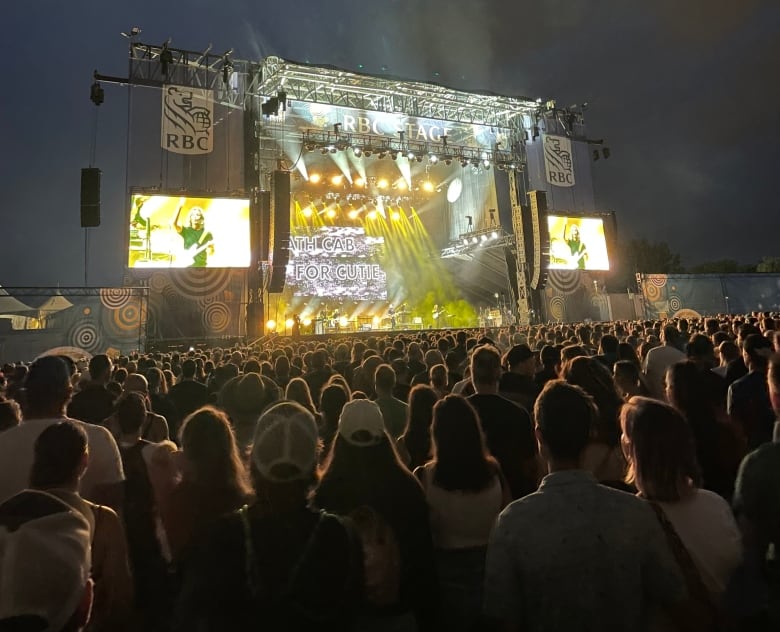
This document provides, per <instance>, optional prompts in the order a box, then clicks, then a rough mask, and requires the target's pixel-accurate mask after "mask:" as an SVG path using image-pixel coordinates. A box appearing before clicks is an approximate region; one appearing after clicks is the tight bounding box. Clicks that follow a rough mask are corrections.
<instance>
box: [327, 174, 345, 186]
mask: <svg viewBox="0 0 780 632" xmlns="http://www.w3.org/2000/svg"><path fill="white" fill-rule="evenodd" d="M343 181H344V176H342V175H341V174H337V175H335V176H333V177H332V178H331V179H330V183H331V184H332V185H333V186H336V187H337V186H339V185H340V184H341V183H342V182H343Z"/></svg>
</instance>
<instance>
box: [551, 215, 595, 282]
mask: <svg viewBox="0 0 780 632" xmlns="http://www.w3.org/2000/svg"><path fill="white" fill-rule="evenodd" d="M547 226H548V228H549V231H550V269H551V270H609V257H608V256H607V240H606V239H605V238H604V221H603V219H601V218H600V217H566V216H561V215H548V216H547Z"/></svg>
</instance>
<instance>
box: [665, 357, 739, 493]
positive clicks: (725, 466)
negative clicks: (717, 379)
mask: <svg viewBox="0 0 780 632" xmlns="http://www.w3.org/2000/svg"><path fill="white" fill-rule="evenodd" d="M665 382H666V401H668V402H669V404H671V405H672V406H673V407H674V408H675V409H676V410H677V411H678V412H679V413H680V414H681V415H682V416H683V417H685V419H686V421H687V422H688V424H689V425H690V428H691V431H692V432H693V436H694V439H695V445H696V458H697V462H698V464H699V467H700V469H701V474H702V486H703V487H704V489H707V490H710V491H713V492H715V493H716V494H719V495H720V496H722V497H723V498H726V499H730V498H731V494H732V492H733V490H734V479H735V477H736V473H737V467H738V466H739V462H740V460H741V459H742V457H743V456H744V441H743V440H742V438H741V437H740V434H739V432H738V430H737V428H735V427H734V426H733V424H732V423H731V422H730V421H729V420H728V418H727V417H726V416H725V415H724V414H722V411H721V410H720V408H719V405H718V399H719V398H718V396H717V394H713V392H712V389H711V386H710V384H708V381H707V379H706V377H705V374H703V373H702V372H701V371H700V370H699V369H698V367H697V366H696V365H695V364H694V363H693V362H691V361H685V362H677V363H675V364H673V365H672V366H671V367H669V370H668V371H667V373H666V379H665Z"/></svg>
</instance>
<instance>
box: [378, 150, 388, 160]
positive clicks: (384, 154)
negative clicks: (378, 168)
mask: <svg viewBox="0 0 780 632" xmlns="http://www.w3.org/2000/svg"><path fill="white" fill-rule="evenodd" d="M386 156H387V152H386V151H380V152H379V160H382V158H385V157H386Z"/></svg>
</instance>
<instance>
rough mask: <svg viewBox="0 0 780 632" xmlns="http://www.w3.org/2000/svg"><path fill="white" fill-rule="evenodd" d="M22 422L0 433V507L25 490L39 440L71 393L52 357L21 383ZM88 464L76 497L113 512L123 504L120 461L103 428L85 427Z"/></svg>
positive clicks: (65, 372) (61, 415) (66, 375)
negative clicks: (22, 392)
mask: <svg viewBox="0 0 780 632" xmlns="http://www.w3.org/2000/svg"><path fill="white" fill-rule="evenodd" d="M24 390H25V398H24V400H25V404H24V406H23V407H22V422H21V423H20V424H19V425H18V426H16V427H15V428H10V429H9V430H6V431H5V432H3V433H0V468H2V469H1V470H0V501H3V500H5V499H6V498H9V497H11V496H12V495H13V494H16V493H18V492H20V491H22V490H23V489H25V488H26V487H27V485H28V480H29V476H30V468H31V467H32V463H33V457H34V445H35V440H36V439H37V438H38V436H39V435H40V434H41V432H43V431H44V430H45V429H46V428H48V427H49V426H52V425H54V424H56V423H58V422H60V421H65V420H67V419H68V418H67V417H66V415H65V410H66V408H67V405H68V402H69V401H70V396H71V393H72V392H73V387H72V386H71V383H70V371H69V369H68V367H67V365H66V364H65V363H64V362H63V361H62V360H61V359H60V358H58V357H56V356H45V357H42V358H39V359H37V360H36V361H35V362H33V364H32V365H31V366H30V370H29V372H28V373H27V377H26V379H25V383H24ZM81 427H82V428H83V429H84V431H85V432H86V433H87V438H88V443H89V452H90V459H89V463H88V465H87V468H86V471H85V472H84V476H83V477H82V479H81V495H82V496H83V497H84V498H85V499H87V500H89V501H92V502H94V503H97V504H102V505H108V506H109V507H111V508H112V509H118V508H119V507H120V505H121V499H122V482H123V481H124V472H123V471H122V460H121V458H120V456H119V449H118V448H117V444H116V441H115V440H114V438H113V437H112V436H111V433H110V432H109V431H108V430H106V429H105V428H103V427H102V426H96V425H93V424H89V423H84V424H83V425H82V426H81Z"/></svg>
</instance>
